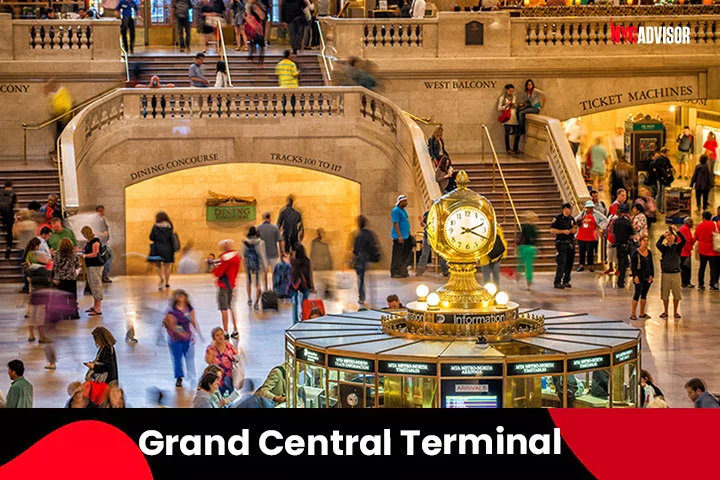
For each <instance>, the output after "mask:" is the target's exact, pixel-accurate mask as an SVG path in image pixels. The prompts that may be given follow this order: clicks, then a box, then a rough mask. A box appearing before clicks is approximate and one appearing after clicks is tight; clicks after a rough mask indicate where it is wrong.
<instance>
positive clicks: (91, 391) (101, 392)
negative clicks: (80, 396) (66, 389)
mask: <svg viewBox="0 0 720 480" xmlns="http://www.w3.org/2000/svg"><path fill="white" fill-rule="evenodd" d="M82 386H83V393H84V394H85V396H86V397H87V398H89V399H90V401H91V402H93V403H94V404H95V405H100V404H101V403H102V402H103V400H104V398H105V390H107V388H108V384H107V383H103V382H96V381H93V380H87V381H85V382H84V383H83V385H82Z"/></svg>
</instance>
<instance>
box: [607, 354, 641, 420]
mask: <svg viewBox="0 0 720 480" xmlns="http://www.w3.org/2000/svg"><path fill="white" fill-rule="evenodd" d="M639 381H640V378H639V377H638V366H637V362H636V361H634V362H629V363H626V364H624V365H620V366H617V367H613V369H612V398H613V404H612V406H613V408H634V407H636V406H637V405H638V390H639V388H640V387H639V386H638V382H639Z"/></svg>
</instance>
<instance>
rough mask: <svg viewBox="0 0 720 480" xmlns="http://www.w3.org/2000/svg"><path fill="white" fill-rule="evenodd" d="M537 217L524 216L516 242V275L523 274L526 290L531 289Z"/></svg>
mask: <svg viewBox="0 0 720 480" xmlns="http://www.w3.org/2000/svg"><path fill="white" fill-rule="evenodd" d="M537 223H538V216H537V214H536V213H535V212H527V213H526V214H525V222H524V223H523V224H522V225H521V226H520V240H519V242H518V273H520V272H523V271H524V272H525V281H526V282H527V289H528V290H530V289H531V288H532V281H533V271H534V268H535V256H536V255H537V239H538V227H537Z"/></svg>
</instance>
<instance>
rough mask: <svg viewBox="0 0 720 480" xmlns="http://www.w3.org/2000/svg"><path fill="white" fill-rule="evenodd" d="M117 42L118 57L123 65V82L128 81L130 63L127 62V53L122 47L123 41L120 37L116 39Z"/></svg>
mask: <svg viewBox="0 0 720 480" xmlns="http://www.w3.org/2000/svg"><path fill="white" fill-rule="evenodd" d="M118 42H119V43H120V57H121V58H122V61H123V63H124V64H125V81H126V82H129V81H130V62H129V60H128V53H127V51H126V50H125V47H123V41H122V37H118Z"/></svg>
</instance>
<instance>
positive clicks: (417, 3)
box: [410, 0, 426, 18]
mask: <svg viewBox="0 0 720 480" xmlns="http://www.w3.org/2000/svg"><path fill="white" fill-rule="evenodd" d="M425 6H426V4H425V0H413V2H412V7H411V8H410V16H411V17H412V18H425Z"/></svg>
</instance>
